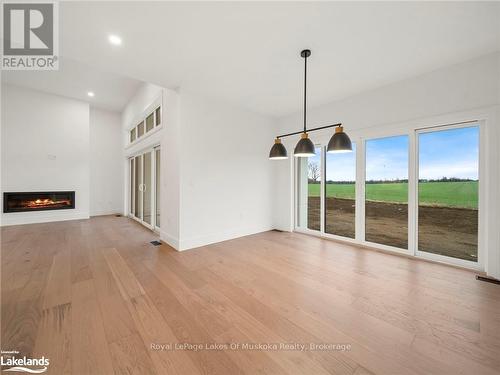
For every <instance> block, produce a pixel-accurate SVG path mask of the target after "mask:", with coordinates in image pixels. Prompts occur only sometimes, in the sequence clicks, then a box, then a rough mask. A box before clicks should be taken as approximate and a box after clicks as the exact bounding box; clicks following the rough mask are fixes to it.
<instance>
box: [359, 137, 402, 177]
mask: <svg viewBox="0 0 500 375" xmlns="http://www.w3.org/2000/svg"><path fill="white" fill-rule="evenodd" d="M407 178H408V136H407V135H401V136H397V137H388V138H378V139H370V140H368V141H366V180H396V179H407Z"/></svg>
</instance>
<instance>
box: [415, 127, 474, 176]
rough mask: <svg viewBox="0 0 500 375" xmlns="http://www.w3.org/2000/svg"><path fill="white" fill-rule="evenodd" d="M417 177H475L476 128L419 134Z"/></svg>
mask: <svg viewBox="0 0 500 375" xmlns="http://www.w3.org/2000/svg"><path fill="white" fill-rule="evenodd" d="M418 142H419V149H420V153H419V178H420V179H437V178H441V177H459V178H470V179H473V180H477V179H478V166H479V128H478V127H477V126H476V127H469V128H460V129H450V130H443V131H439V132H432V133H422V134H420V135H419V140H418Z"/></svg>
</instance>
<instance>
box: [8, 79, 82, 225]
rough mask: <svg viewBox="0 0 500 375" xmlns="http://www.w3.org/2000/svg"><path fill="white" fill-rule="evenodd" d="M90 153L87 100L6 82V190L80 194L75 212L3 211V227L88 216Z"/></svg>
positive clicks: (77, 195)
mask: <svg viewBox="0 0 500 375" xmlns="http://www.w3.org/2000/svg"><path fill="white" fill-rule="evenodd" d="M88 155H89V105H88V104H86V103H83V102H80V101H77V100H73V99H68V98H64V97H61V96H56V95H50V94H46V93H42V92H38V91H33V90H29V89H23V88H19V87H16V86H10V85H2V192H7V191H53V190H74V191H75V192H76V197H75V199H76V208H75V209H74V210H58V211H37V212H28V213H19V212H16V213H7V214H4V213H2V225H8V224H23V223H34V222H44V221H54V220H68V219H82V218H88V217H89V157H88ZM2 211H3V210H2Z"/></svg>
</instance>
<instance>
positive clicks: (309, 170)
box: [297, 147, 322, 231]
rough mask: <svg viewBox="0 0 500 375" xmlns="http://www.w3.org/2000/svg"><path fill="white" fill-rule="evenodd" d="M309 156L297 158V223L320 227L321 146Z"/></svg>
mask: <svg viewBox="0 0 500 375" xmlns="http://www.w3.org/2000/svg"><path fill="white" fill-rule="evenodd" d="M315 151H316V154H315V155H314V156H312V157H310V158H297V192H298V194H297V203H298V212H297V225H298V227H299V228H302V229H309V230H314V231H319V230H320V229H321V170H322V167H321V148H320V147H317V148H316V149H315Z"/></svg>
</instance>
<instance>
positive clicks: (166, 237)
mask: <svg viewBox="0 0 500 375" xmlns="http://www.w3.org/2000/svg"><path fill="white" fill-rule="evenodd" d="M160 239H161V240H162V241H164V242H165V243H167V244H168V245H169V246H171V247H173V248H174V249H175V250H177V251H179V239H178V238H176V237H174V236H171V235H170V234H168V233H166V232H164V231H162V230H161V229H160Z"/></svg>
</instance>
